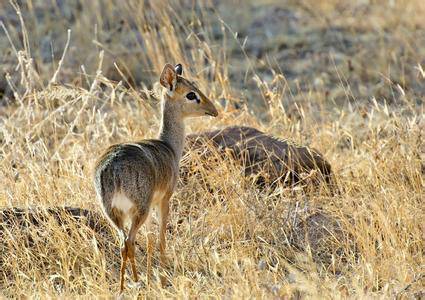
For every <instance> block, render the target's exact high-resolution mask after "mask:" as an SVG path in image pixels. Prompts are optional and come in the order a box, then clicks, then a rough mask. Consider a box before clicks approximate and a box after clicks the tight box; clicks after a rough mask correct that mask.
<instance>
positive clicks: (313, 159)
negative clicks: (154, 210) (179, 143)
mask: <svg viewBox="0 0 425 300" xmlns="http://www.w3.org/2000/svg"><path fill="white" fill-rule="evenodd" d="M214 150H215V151H217V152H218V153H219V154H220V156H225V155H227V153H230V154H231V157H232V158H233V159H234V160H236V161H237V162H238V163H240V164H241V165H242V166H243V168H244V171H245V174H244V175H245V176H247V177H254V178H255V182H256V183H257V184H258V185H259V186H264V185H275V184H277V183H283V184H284V185H288V184H297V183H299V182H300V181H302V180H303V175H304V174H312V173H314V172H316V173H318V175H319V176H317V177H318V178H317V179H319V180H324V181H325V182H326V183H327V184H328V186H329V188H330V189H331V190H332V191H333V190H334V186H333V185H334V184H333V182H334V180H333V174H332V171H331V165H330V164H329V163H328V162H327V161H326V160H325V159H324V158H323V156H322V155H321V154H320V153H319V152H318V151H316V150H314V149H311V148H309V147H305V146H298V145H295V144H294V143H292V142H290V141H289V140H281V139H277V138H275V137H273V136H271V135H268V134H265V133H264V132H261V131H259V130H257V129H255V128H252V127H241V126H233V127H227V128H224V129H221V130H215V131H209V132H203V133H197V134H191V135H189V136H188V137H187V139H186V148H185V154H184V155H187V154H190V153H192V152H197V153H198V154H199V155H200V157H201V158H202V159H203V160H204V159H205V160H207V159H208V158H210V157H211V156H213V155H214V152H213V151H214ZM194 163H195V164H196V161H192V160H190V159H187V156H186V157H185V159H184V160H183V163H182V177H183V179H184V178H186V177H187V176H190V175H191V174H192V173H193V170H194V169H196V168H194V167H195V166H193V164H194ZM205 167H207V168H208V166H205Z"/></svg>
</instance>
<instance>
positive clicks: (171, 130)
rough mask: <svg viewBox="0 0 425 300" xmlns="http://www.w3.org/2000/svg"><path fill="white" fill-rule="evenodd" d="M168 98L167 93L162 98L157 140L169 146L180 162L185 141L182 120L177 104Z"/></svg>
mask: <svg viewBox="0 0 425 300" xmlns="http://www.w3.org/2000/svg"><path fill="white" fill-rule="evenodd" d="M169 97H170V96H169V95H168V94H167V93H164V94H163V96H162V103H161V118H162V119H161V128H160V130H159V139H160V140H162V141H164V142H166V143H168V144H169V145H170V146H171V148H172V149H173V151H174V153H175V154H176V156H177V158H178V161H180V158H181V156H182V152H183V146H184V139H185V130H184V120H183V116H182V112H181V109H180V107H179V105H178V103H176V102H175V101H174V100H172V99H170V98H169Z"/></svg>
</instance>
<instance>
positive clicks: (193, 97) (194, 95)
mask: <svg viewBox="0 0 425 300" xmlns="http://www.w3.org/2000/svg"><path fill="white" fill-rule="evenodd" d="M186 98H187V99H189V100H195V99H196V94H195V93H194V92H190V93H188V94H187V95H186Z"/></svg>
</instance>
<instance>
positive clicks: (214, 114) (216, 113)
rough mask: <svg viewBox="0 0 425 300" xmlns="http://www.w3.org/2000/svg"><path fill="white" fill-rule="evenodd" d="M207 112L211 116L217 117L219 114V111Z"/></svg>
mask: <svg viewBox="0 0 425 300" xmlns="http://www.w3.org/2000/svg"><path fill="white" fill-rule="evenodd" d="M205 114H206V115H208V116H211V117H217V116H218V112H217V111H206V112H205Z"/></svg>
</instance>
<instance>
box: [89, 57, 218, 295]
mask: <svg viewBox="0 0 425 300" xmlns="http://www.w3.org/2000/svg"><path fill="white" fill-rule="evenodd" d="M160 83H161V85H163V87H164V88H166V93H164V94H163V99H162V120H161V129H160V132H159V137H158V139H156V140H154V139H151V140H143V141H139V142H136V143H123V144H117V145H112V146H110V147H109V148H108V149H107V150H106V151H105V152H104V153H103V154H102V155H101V156H100V158H99V159H98V161H97V163H96V165H95V174H94V185H95V189H96V193H97V195H98V198H99V200H100V202H101V205H102V208H103V211H104V213H105V215H106V216H107V218H108V219H109V221H110V222H111V224H112V225H113V226H114V227H115V228H116V229H117V231H118V232H119V234H120V236H121V239H122V245H121V247H122V248H121V269H120V292H122V291H123V289H124V274H125V268H126V263H127V260H130V263H131V268H132V273H133V278H134V281H137V280H138V276H137V270H136V263H135V258H134V256H135V238H136V234H137V231H138V230H139V229H140V227H141V226H142V225H143V224H144V223H145V221H146V220H147V219H148V217H149V214H150V211H151V208H152V206H153V205H156V206H158V208H159V216H160V224H159V225H160V238H159V250H160V263H161V266H164V264H165V228H166V222H167V216H168V212H169V200H170V197H171V195H172V194H173V191H174V188H175V186H176V183H177V178H178V174H179V162H180V158H181V155H182V151H183V144H184V139H185V132H184V119H185V118H186V117H194V116H204V115H206V114H208V115H212V116H217V114H218V113H217V110H216V108H215V107H214V104H213V103H212V102H211V101H210V100H209V99H208V98H207V97H206V96H205V95H204V94H203V93H202V92H201V91H199V89H198V88H196V87H195V86H194V84H193V83H191V82H190V81H188V80H186V79H184V78H183V77H181V76H178V75H177V74H176V71H175V69H174V67H173V66H171V65H169V64H166V65H165V66H164V69H163V71H162V73H161V76H160ZM188 93H192V95H193V93H196V94H197V95H198V96H199V97H198V96H197V97H198V98H200V99H198V98H197V99H196V101H193V99H192V100H190V99H189V98H190V97H188V96H187V95H188ZM126 219H130V222H131V226H130V229H129V231H128V232H127V231H126V230H125V228H124V225H125V224H124V223H125V221H126ZM147 226H149V224H147ZM148 232H149V228H148ZM147 241H148V243H147V275H148V279H149V275H150V269H151V260H152V251H153V239H152V237H151V234H149V235H148V240H147ZM163 282H164V279H163V277H162V278H161V283H163Z"/></svg>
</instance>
